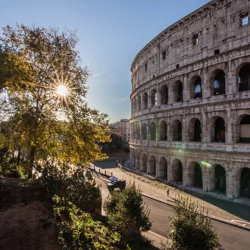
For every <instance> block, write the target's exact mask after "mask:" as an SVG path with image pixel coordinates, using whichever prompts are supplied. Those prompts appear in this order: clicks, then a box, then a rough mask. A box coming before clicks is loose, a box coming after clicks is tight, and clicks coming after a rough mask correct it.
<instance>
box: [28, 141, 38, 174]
mask: <svg viewBox="0 0 250 250" xmlns="http://www.w3.org/2000/svg"><path fill="white" fill-rule="evenodd" d="M35 153H36V147H34V146H32V147H31V149H30V159H29V170H28V171H29V172H28V178H31V177H32V169H33V166H34V161H35Z"/></svg>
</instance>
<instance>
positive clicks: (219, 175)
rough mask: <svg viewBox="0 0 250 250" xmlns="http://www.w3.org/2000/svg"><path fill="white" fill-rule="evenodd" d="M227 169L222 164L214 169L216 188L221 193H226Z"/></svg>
mask: <svg viewBox="0 0 250 250" xmlns="http://www.w3.org/2000/svg"><path fill="white" fill-rule="evenodd" d="M226 186H227V185H226V171H225V169H224V168H223V167H222V166H221V165H218V164H217V165H215V171H214V190H215V191H217V192H220V193H223V194H225V193H226Z"/></svg>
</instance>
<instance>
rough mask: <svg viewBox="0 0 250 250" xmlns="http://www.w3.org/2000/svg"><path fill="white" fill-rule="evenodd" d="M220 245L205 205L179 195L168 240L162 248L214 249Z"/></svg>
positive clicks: (177, 249)
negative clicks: (201, 205) (202, 205)
mask: <svg viewBox="0 0 250 250" xmlns="http://www.w3.org/2000/svg"><path fill="white" fill-rule="evenodd" d="M218 246H219V241H218V235H217V233H216V231H215V229H214V228H213V225H212V221H211V219H210V218H209V217H208V214H207V213H206V211H205V209H204V207H200V206H198V205H197V204H195V203H194V202H193V201H191V200H190V199H188V198H183V197H181V196H178V197H177V198H176V201H175V205H174V216H173V218H172V219H171V222H170V230H169V232H168V242H167V245H165V246H163V248H162V249H176V250H199V249H204V250H212V249H216V248H217V247H218Z"/></svg>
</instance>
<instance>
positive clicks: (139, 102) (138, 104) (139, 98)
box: [137, 95, 141, 111]
mask: <svg viewBox="0 0 250 250" xmlns="http://www.w3.org/2000/svg"><path fill="white" fill-rule="evenodd" d="M137 108H138V111H141V96H140V95H139V96H138V101H137Z"/></svg>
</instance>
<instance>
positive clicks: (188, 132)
mask: <svg viewBox="0 0 250 250" xmlns="http://www.w3.org/2000/svg"><path fill="white" fill-rule="evenodd" d="M249 10H250V2H249V1H248V0H240V1H239V0H237V1H236V0H215V1H212V2H210V3H208V4H206V5H205V6H203V7H201V8H200V9H198V10H196V11H194V12H193V13H191V14H189V15H188V16H186V17H184V18H183V19H181V20H180V21H178V22H176V23H175V24H173V25H171V26H170V27H168V28H167V29H166V30H164V31H163V32H162V33H160V34H159V35H158V36H157V37H155V38H154V39H153V40H152V41H151V42H150V43H148V44H147V45H146V46H145V47H144V48H143V49H142V50H141V51H140V52H139V53H138V54H137V56H136V57H135V59H134V61H133V63H132V66H131V72H132V93H131V96H130V97H131V106H132V114H131V117H132V118H131V133H132V134H131V159H132V161H133V162H134V164H135V166H136V167H138V168H140V169H144V170H145V166H146V167H147V168H148V169H149V170H148V169H147V171H149V172H152V171H151V168H152V167H149V166H151V165H152V160H151V161H150V156H151V155H152V156H154V158H155V159H156V162H155V164H156V174H155V175H156V176H159V175H160V173H161V170H160V169H161V166H160V165H159V162H160V161H161V159H162V157H164V158H165V159H166V161H167V171H168V181H173V178H172V176H173V168H174V167H173V162H174V161H175V160H176V159H178V160H180V161H181V162H182V166H183V185H184V186H192V182H193V181H192V171H193V167H192V166H191V165H192V163H193V162H198V163H199V164H200V166H201V168H202V178H203V186H202V188H203V190H204V191H213V189H214V167H213V166H215V165H218V164H219V165H221V166H223V168H224V169H225V171H226V185H227V187H226V194H227V196H229V197H238V196H239V185H240V184H239V182H240V173H241V170H242V169H243V168H250V154H249V152H250V144H249V143H240V141H239V137H240V122H241V120H242V118H243V117H244V116H246V115H250V88H249V90H246V91H239V89H240V88H239V80H238V79H239V72H240V70H242V68H243V67H244V66H245V65H248V64H249V63H250V46H249V42H250V33H249V32H250V22H249V21H248V16H249V15H250V13H249V12H250V11H249ZM248 22H249V23H248ZM218 72H222V73H223V74H224V81H225V86H224V88H225V89H224V90H223V91H222V92H221V93H219V94H218V93H216V91H215V90H214V89H215V87H214V86H215V85H214V81H215V79H216V77H217V76H218ZM197 79H198V80H199V81H200V87H201V92H200V93H198V95H197V93H195V87H196V84H197ZM179 83H181V86H182V98H180V99H178V93H179V92H178V91H179V90H178V88H179V87H177V86H178V84H179ZM164 88H165V89H167V101H164V100H163V99H164V98H165V97H164V95H166V94H164V93H163V89H164ZM164 91H165V92H166V90H164ZM199 94H200V95H199ZM219 117H220V118H222V119H223V121H224V122H225V140H224V141H223V142H214V138H215V134H214V133H215V132H214V126H215V122H216V121H217V118H219ZM197 120H199V122H200V124H201V125H200V127H201V140H200V141H194V140H193V137H194V135H193V134H192V133H193V128H194V126H195V125H194V123H195V121H197ZM163 121H164V122H165V123H164V124H165V125H164V126H165V130H166V138H165V139H164V140H162V136H161V134H162V132H161V131H162V125H161V124H162V122H163ZM177 121H178V122H180V124H181V129H182V138H181V140H179V139H177V137H178V136H176V127H177V124H178V122H177ZM152 124H154V126H155V130H156V131H154V130H153V129H152ZM152 131H153V132H152ZM144 133H145V134H146V137H147V138H143V134H144ZM164 133H165V132H164ZM152 134H153V135H152ZM154 137H155V138H154ZM152 138H154V139H153V140H152ZM143 155H146V156H147V159H146V160H145V157H144V156H143ZM143 157H144V158H143ZM152 159H153V158H152ZM142 162H144V164H142ZM145 162H146V163H145ZM201 162H207V163H208V166H210V167H205V166H202V164H201ZM145 164H146V165H145ZM190 166H191V167H190Z"/></svg>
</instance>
